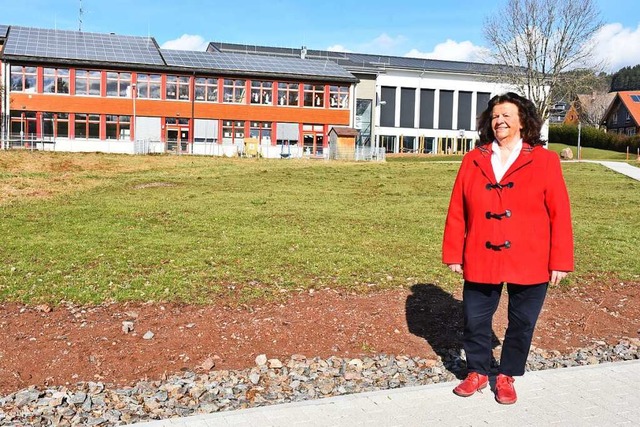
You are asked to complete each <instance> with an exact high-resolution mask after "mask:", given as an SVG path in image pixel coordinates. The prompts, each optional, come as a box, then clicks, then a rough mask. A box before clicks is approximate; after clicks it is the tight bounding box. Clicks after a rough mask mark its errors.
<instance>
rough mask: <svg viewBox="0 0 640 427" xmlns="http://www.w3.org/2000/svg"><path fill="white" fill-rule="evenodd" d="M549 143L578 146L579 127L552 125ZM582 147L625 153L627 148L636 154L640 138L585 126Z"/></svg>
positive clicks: (581, 136)
mask: <svg viewBox="0 0 640 427" xmlns="http://www.w3.org/2000/svg"><path fill="white" fill-rule="evenodd" d="M549 142H550V143H552V144H553V143H557V144H566V145H572V146H577V145H578V126H575V125H551V126H549ZM580 145H581V146H582V147H590V148H599V149H602V150H611V151H617V152H620V153H625V152H626V151H627V147H628V148H629V150H630V151H632V152H634V153H635V152H636V150H638V148H639V147H640V136H637V135H634V136H631V137H630V136H626V135H620V134H617V133H609V132H605V131H603V130H601V129H596V128H594V127H590V126H584V127H583V128H582V130H581V133H580Z"/></svg>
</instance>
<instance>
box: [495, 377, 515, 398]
mask: <svg viewBox="0 0 640 427" xmlns="http://www.w3.org/2000/svg"><path fill="white" fill-rule="evenodd" d="M514 381H515V380H514V379H513V377H510V376H509V375H504V374H498V377H497V378H496V401H497V402H498V403H502V404H503V405H511V404H512V403H516V400H518V396H516V389H515V388H513V382H514Z"/></svg>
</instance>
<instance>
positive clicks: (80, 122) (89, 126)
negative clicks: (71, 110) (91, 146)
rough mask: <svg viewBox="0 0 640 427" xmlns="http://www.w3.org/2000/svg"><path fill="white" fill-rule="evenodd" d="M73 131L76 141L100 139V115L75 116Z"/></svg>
mask: <svg viewBox="0 0 640 427" xmlns="http://www.w3.org/2000/svg"><path fill="white" fill-rule="evenodd" d="M75 131H76V133H75V137H76V139H82V138H86V139H98V138H100V115H98V114H76V120H75Z"/></svg>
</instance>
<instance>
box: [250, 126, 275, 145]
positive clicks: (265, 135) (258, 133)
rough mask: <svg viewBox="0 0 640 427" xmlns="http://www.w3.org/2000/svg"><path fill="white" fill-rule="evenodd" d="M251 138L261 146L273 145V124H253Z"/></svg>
mask: <svg viewBox="0 0 640 427" xmlns="http://www.w3.org/2000/svg"><path fill="white" fill-rule="evenodd" d="M249 136H250V137H251V138H255V139H257V140H258V141H260V143H261V144H271V122H251V127H250V128H249Z"/></svg>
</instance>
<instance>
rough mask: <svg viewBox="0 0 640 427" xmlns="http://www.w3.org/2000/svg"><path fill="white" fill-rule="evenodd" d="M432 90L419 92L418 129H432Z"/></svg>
mask: <svg viewBox="0 0 640 427" xmlns="http://www.w3.org/2000/svg"><path fill="white" fill-rule="evenodd" d="M435 93H436V91H435V90H434V89H422V90H420V129H433V104H434V100H435Z"/></svg>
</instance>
